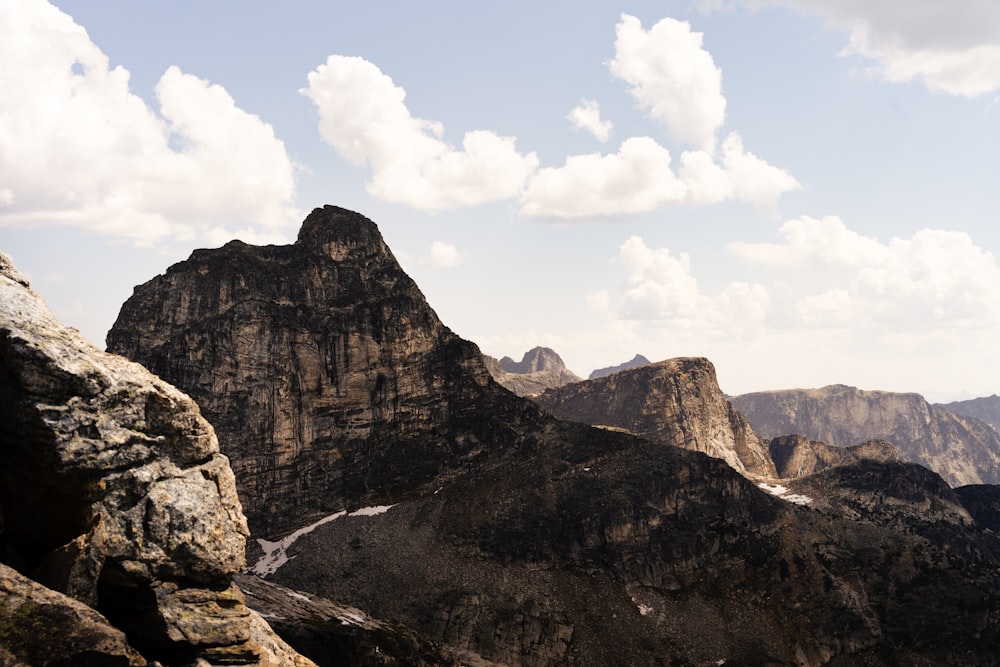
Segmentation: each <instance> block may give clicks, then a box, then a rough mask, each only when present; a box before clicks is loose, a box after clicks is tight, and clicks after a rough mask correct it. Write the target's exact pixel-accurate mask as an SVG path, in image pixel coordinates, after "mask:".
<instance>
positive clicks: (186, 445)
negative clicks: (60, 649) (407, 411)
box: [0, 255, 308, 665]
mask: <svg viewBox="0 0 1000 667" xmlns="http://www.w3.org/2000/svg"><path fill="white" fill-rule="evenodd" d="M0 360H2V365H0V414H3V419H2V420H0V510H2V521H0V527H2V533H0V559H2V561H3V562H4V563H5V564H7V565H9V566H11V567H13V568H14V569H16V570H18V571H19V572H21V573H22V574H24V575H27V576H30V577H31V578H32V579H34V580H36V581H37V582H39V583H40V584H44V586H46V587H48V588H51V589H54V591H58V593H62V594H65V595H67V596H69V597H72V598H75V599H76V600H78V601H80V602H82V603H85V604H86V605H89V606H90V607H93V608H96V609H97V610H98V611H100V612H101V614H103V615H104V616H106V617H107V619H109V620H110V622H111V623H112V624H114V625H115V626H116V627H118V628H120V629H121V630H123V631H124V633H125V635H127V637H128V642H129V644H130V645H132V646H134V647H136V648H137V649H138V650H139V651H141V652H142V653H143V654H144V655H145V656H146V657H147V658H155V659H158V660H161V661H163V662H166V663H169V664H178V663H187V662H191V661H193V660H195V659H196V658H199V657H202V658H206V659H208V660H209V661H212V662H224V663H226V664H234V665H241V664H242V665H251V664H253V665H278V664H291V663H289V662H288V661H287V660H286V658H289V657H291V656H292V655H293V654H292V653H291V652H290V651H287V647H285V649H286V653H285V654H282V655H280V656H279V655H277V654H275V653H273V652H272V651H270V649H269V648H268V646H270V645H271V644H269V642H271V641H272V640H274V642H273V646H279V645H280V642H279V641H278V640H277V638H276V637H273V635H270V631H269V629H266V625H263V624H261V625H255V620H256V619H255V617H254V616H253V615H252V613H251V612H250V611H249V610H248V609H247V608H246V606H245V605H244V602H243V596H242V594H241V593H240V592H239V590H238V589H237V588H236V587H235V586H234V585H233V583H232V576H233V574H234V573H235V572H237V571H238V570H239V569H240V568H241V567H243V564H244V548H245V542H246V537H247V527H246V520H245V519H244V517H243V514H242V512H241V511H240V506H239V502H238V500H237V497H236V487H235V483H234V479H233V474H232V471H231V470H230V468H229V464H228V461H227V459H226V458H225V457H224V456H222V454H220V453H219V448H218V442H217V440H216V437H215V433H214V431H213V430H212V427H211V426H210V425H209V424H208V423H207V422H206V421H205V420H204V419H202V417H201V415H200V413H199V411H198V407H197V406H196V405H195V403H194V402H193V401H192V400H191V399H190V398H188V397H187V396H185V395H184V394H182V393H181V392H180V391H178V390H177V389H175V388H174V387H172V386H170V385H168V384H167V383H165V382H163V381H162V380H160V379H159V378H157V377H155V376H154V375H152V374H151V373H149V372H148V371H147V370H146V369H144V368H142V367H141V366H139V365H138V364H135V363H132V362H130V361H127V360H125V359H122V358H121V357H117V356H115V355H112V354H107V353H104V352H101V351H100V350H97V349H96V348H94V347H93V346H92V345H90V343H88V342H87V341H86V340H85V339H84V338H82V337H81V336H80V334H79V333H78V332H77V331H76V330H75V329H68V328H66V327H63V326H62V325H61V324H59V323H58V322H57V321H56V320H55V318H54V317H53V316H52V314H51V313H50V312H49V310H48V308H47V307H46V306H45V304H44V302H43V301H42V300H41V298H40V297H39V296H38V295H37V294H35V293H34V292H32V291H31V290H30V288H29V286H28V283H27V281H26V280H25V279H24V277H23V276H22V275H21V274H19V273H18V272H17V271H16V269H14V268H13V266H12V265H11V264H10V261H9V260H8V259H7V258H6V257H5V256H3V255H0ZM5 572H6V570H5ZM5 581H6V582H8V585H9V588H7V589H6V590H7V593H6V594H7V595H8V596H9V597H8V600H17V599H23V598H24V596H25V594H26V593H25V592H26V591H27V593H28V594H29V595H28V597H29V598H31V597H34V595H35V593H34V591H35V590H37V588H41V586H39V585H37V584H25V583H24V581H21V580H19V579H17V577H5ZM19 596H20V597H19ZM43 597H44V600H45V602H44V603H42V602H41V601H40V600H41V599H42V598H43ZM58 599H59V598H58V595H57V593H55V592H52V593H51V595H49V594H45V595H44V596H39V600H36V602H37V604H41V605H42V607H38V606H37V605H36V606H35V607H32V604H34V603H31V602H30V599H29V602H24V603H15V602H10V604H8V605H7V606H6V607H5V610H6V611H5V613H6V614H7V615H6V617H5V618H4V619H3V620H2V621H0V625H3V626H4V627H5V628H6V629H5V630H4V632H8V636H7V637H4V638H3V640H4V642H3V643H4V644H5V645H6V646H7V647H8V650H10V649H11V647H12V646H15V647H17V648H16V650H15V651H14V653H15V655H17V652H18V651H23V652H25V653H26V654H33V651H34V649H32V648H31V646H30V645H25V644H19V643H18V642H17V639H18V637H21V638H24V639H29V640H30V639H31V637H25V636H23V633H21V634H20V635H18V634H17V632H16V631H17V630H18V629H21V630H23V629H24V619H25V618H26V617H32V614H34V617H33V618H34V620H33V621H32V622H33V623H36V624H38V625H39V626H40V627H41V626H44V627H46V628H49V630H47V631H51V632H56V631H57V630H56V629H55V628H57V626H58V625H60V624H62V623H64V622H65V623H66V624H67V626H72V627H75V628H78V629H79V630H80V632H81V633H82V638H81V637H80V636H77V637H75V639H74V641H75V642H76V644H74V645H76V646H77V648H79V649H80V651H84V652H85V651H86V650H89V649H88V648H87V643H86V637H88V636H90V637H92V638H93V640H94V644H93V645H92V646H90V649H92V650H93V651H94V657H93V661H94V662H90V663H88V662H86V661H84V662H78V663H77V662H72V661H70V662H65V663H60V662H58V661H55V662H51V663H50V662H46V661H41V662H38V663H37V664H100V660H104V658H99V657H98V656H107V655H110V654H109V653H108V650H110V649H108V650H106V649H107V647H109V646H113V647H116V648H115V649H114V650H115V651H117V653H115V655H117V656H119V657H118V658H116V660H118V662H115V660H111V659H110V658H108V660H110V662H107V663H106V664H119V663H120V664H126V663H121V660H123V659H124V660H126V661H134V660H136V659H137V658H135V656H133V655H132V654H131V653H128V652H127V651H125V649H121V650H119V649H120V648H121V647H120V645H119V643H118V640H117V639H114V638H113V637H111V634H112V633H110V632H109V631H106V629H102V628H103V626H102V625H101V623H102V619H100V618H99V615H98V614H97V612H93V613H92V614H87V613H86V612H85V611H83V610H81V609H80V607H79V606H75V605H71V604H63V603H61V602H59V601H58ZM2 611H3V610H0V612H2ZM103 622H104V623H106V621H103ZM262 629H263V632H264V633H265V635H267V636H260V633H261V632H262ZM9 633H14V634H15V635H17V636H11V635H10V634H9ZM49 638H50V639H51V638H52V636H51V635H50V636H49ZM36 639H37V638H36ZM10 642H13V644H12V643H10ZM109 642H110V643H109ZM123 651H125V652H123ZM135 655H138V653H136V654H135ZM55 656H56V653H53V654H52V655H51V656H49V659H51V660H55ZM65 659H66V660H71V658H70V657H66V658H65ZM300 664H303V665H305V664H308V663H307V662H305V661H303V662H301V663H300Z"/></svg>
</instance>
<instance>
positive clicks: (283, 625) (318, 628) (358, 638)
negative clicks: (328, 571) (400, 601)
mask: <svg viewBox="0 0 1000 667" xmlns="http://www.w3.org/2000/svg"><path fill="white" fill-rule="evenodd" d="M236 583H237V584H239V586H240V589H241V590H242V591H243V592H244V593H245V594H246V596H247V604H248V605H249V606H250V607H251V608H252V609H253V610H254V611H256V612H258V613H260V614H261V615H262V616H263V617H265V618H267V619H268V620H269V621H270V623H271V626H272V627H273V628H274V629H275V631H276V632H278V633H279V634H280V635H281V636H282V637H283V638H284V639H285V640H286V641H288V642H289V643H290V644H293V645H295V647H296V648H297V649H298V650H299V651H300V652H301V653H303V654H304V655H307V656H308V657H309V658H310V659H311V660H313V661H314V662H315V663H316V664H317V665H319V667H328V666H329V667H334V666H336V665H351V666H352V667H376V666H378V667H394V666H397V665H398V666H399V667H411V666H413V667H434V666H437V665H442V666H447V667H453V666H456V665H459V664H461V665H466V666H467V667H492V666H493V665H495V663H492V662H490V661H488V660H484V659H483V658H481V657H479V656H476V655H473V654H469V653H465V652H463V653H459V652H456V651H453V650H452V649H449V648H446V647H443V646H438V645H436V644H433V643H431V642H428V641H427V640H425V639H423V638H422V637H420V636H419V635H417V634H416V633H415V632H413V631H412V630H410V629H409V628H406V627H404V626H402V625H399V624H397V623H391V622H387V621H383V620H379V619H376V618H372V617H371V616H369V615H368V614H366V613H365V612H363V611H362V610H360V609H357V608H356V607H348V606H345V605H342V604H338V603H336V602H332V601H330V600H326V599H323V598H320V597H317V596H315V595H311V594H308V593H303V592H301V591H293V590H291V589H289V588H285V587H284V586H280V585H278V584H275V583H274V582H270V581H265V580H264V579H261V578H259V577H255V576H253V575H249V574H242V575H237V577H236Z"/></svg>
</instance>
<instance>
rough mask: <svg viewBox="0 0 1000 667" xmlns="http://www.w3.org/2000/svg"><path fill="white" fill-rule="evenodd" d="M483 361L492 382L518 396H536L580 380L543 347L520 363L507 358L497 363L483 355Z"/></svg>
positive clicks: (527, 354)
mask: <svg viewBox="0 0 1000 667" xmlns="http://www.w3.org/2000/svg"><path fill="white" fill-rule="evenodd" d="M483 361H484V362H485V363H486V369H487V370H488V371H489V372H490V375H492V376H493V379H494V380H496V381H497V382H499V383H500V384H501V385H503V386H504V387H506V388H507V389H510V390H511V391H512V392H514V393H515V394H517V395H518V396H536V395H538V394H540V393H542V392H543V391H545V390H546V389H552V388H555V387H562V386H564V385H567V384H570V383H573V382H579V381H580V380H582V379H583V378H581V377H580V376H578V375H576V374H575V373H573V372H572V371H570V370H568V369H567V368H566V364H565V363H564V362H563V360H562V357H560V356H559V355H558V354H556V352H555V351H554V350H552V349H550V348H547V347H533V348H532V349H530V350H528V351H527V352H525V353H524V356H523V357H522V358H521V361H514V360H513V359H511V358H510V357H504V358H502V359H500V360H499V361H497V360H496V359H495V358H493V357H491V356H489V355H485V354H484V355H483Z"/></svg>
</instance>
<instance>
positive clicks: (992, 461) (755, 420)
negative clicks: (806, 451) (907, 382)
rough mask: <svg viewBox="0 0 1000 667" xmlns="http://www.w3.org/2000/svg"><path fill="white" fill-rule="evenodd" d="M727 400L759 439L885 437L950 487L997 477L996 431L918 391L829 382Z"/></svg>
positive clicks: (835, 441)
mask: <svg viewBox="0 0 1000 667" xmlns="http://www.w3.org/2000/svg"><path fill="white" fill-rule="evenodd" d="M730 400H731V402H732V404H733V405H734V406H735V407H736V409H738V410H739V411H740V412H742V413H743V414H745V415H746V416H747V419H749V420H750V423H751V424H752V425H753V428H754V430H755V431H756V432H757V433H758V434H760V436H761V437H764V438H773V437H776V436H779V435H788V434H791V433H795V434H799V435H803V436H805V437H806V438H809V439H810V440H818V441H821V442H825V443H826V444H828V445H834V446H838V447H847V446H850V445H856V444H858V443H861V442H865V441H868V440H873V439H877V440H888V441H889V442H891V443H893V444H894V445H896V447H897V448H898V449H899V453H900V456H901V457H902V459H903V460H905V461H910V462H913V463H919V464H921V465H923V466H926V467H928V468H930V469H931V470H934V471H935V472H937V473H939V474H940V475H941V476H942V477H944V478H945V479H946V480H947V481H948V483H949V484H951V485H952V486H961V485H964V484H982V483H986V484H997V483H1000V434H998V433H997V432H996V431H994V430H993V429H991V428H990V427H989V426H987V425H986V424H984V423H982V422H980V421H978V420H975V419H972V418H968V417H960V416H957V415H955V414H953V413H951V412H949V411H947V410H944V409H942V408H939V407H935V406H932V405H930V404H929V403H927V401H925V400H924V399H923V398H922V397H921V396H920V395H918V394H899V393H892V392H886V391H863V390H860V389H855V388H854V387H847V386H844V385H831V386H828V387H823V388H821V389H790V390H785V391H767V392H758V393H753V394H744V395H742V396H735V397H733V398H731V399H730Z"/></svg>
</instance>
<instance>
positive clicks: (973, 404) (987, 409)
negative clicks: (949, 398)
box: [935, 394, 1000, 431]
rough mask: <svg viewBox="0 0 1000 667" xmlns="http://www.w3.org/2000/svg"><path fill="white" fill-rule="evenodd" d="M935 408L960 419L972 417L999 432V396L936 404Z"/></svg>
mask: <svg viewBox="0 0 1000 667" xmlns="http://www.w3.org/2000/svg"><path fill="white" fill-rule="evenodd" d="M935 407H939V408H944V409H945V410H949V411H951V412H954V413H955V414H956V415H961V416H962V417H973V418H974V419H978V420H979V421H981V422H986V423H987V424H989V425H990V426H991V427H992V428H993V430H994V431H1000V396H997V395H996V394H993V395H992V396H982V397H980V398H972V399H969V400H967V401H953V402H952V403H936V404H935Z"/></svg>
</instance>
